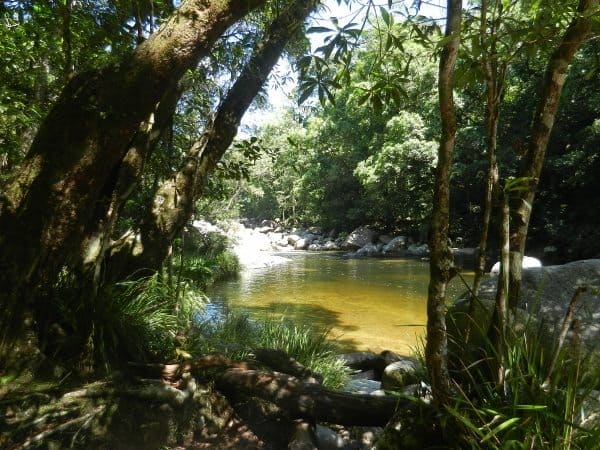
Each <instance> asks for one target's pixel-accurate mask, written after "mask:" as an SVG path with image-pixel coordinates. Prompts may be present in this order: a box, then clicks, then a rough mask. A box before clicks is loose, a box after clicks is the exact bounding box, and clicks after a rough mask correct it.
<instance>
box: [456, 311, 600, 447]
mask: <svg viewBox="0 0 600 450" xmlns="http://www.w3.org/2000/svg"><path fill="white" fill-rule="evenodd" d="M473 328H474V329H477V332H478V333H479V334H480V336H484V338H483V339H482V342H481V348H480V352H479V359H477V360H475V361H473V360H462V361H461V362H460V364H462V370H461V371H460V374H459V377H458V378H457V381H456V383H455V386H454V391H455V395H454V397H453V403H452V404H451V405H450V406H448V407H447V408H446V411H447V413H448V414H449V419H450V420H449V422H448V428H449V429H451V430H453V432H452V433H448V435H449V436H452V440H453V443H452V444H453V445H454V446H455V447H456V448H473V449H494V450H496V449H498V450H500V449H502V450H504V449H556V450H558V449H561V450H567V449H582V450H583V449H599V448H600V427H599V423H600V422H599V421H596V423H595V424H594V423H592V422H588V423H586V424H582V420H584V418H586V417H589V416H590V414H591V413H592V412H594V411H596V414H597V413H598V406H599V403H598V402H597V401H596V403H595V404H593V403H590V399H591V397H590V393H591V392H592V391H593V390H595V389H598V387H600V378H599V377H598V371H597V369H596V368H595V366H594V365H593V364H592V363H591V361H590V358H589V356H586V355H583V354H582V352H581V350H580V348H579V344H578V341H577V336H576V333H575V336H574V338H573V339H572V341H571V343H570V345H569V346H565V348H563V349H558V348H557V344H556V342H557V340H556V339H555V338H549V337H548V334H547V333H546V332H545V330H544V327H543V324H537V323H530V324H529V325H528V326H526V328H525V332H521V333H518V334H517V333H514V332H512V331H508V332H507V334H508V336H505V338H504V340H505V342H506V345H505V352H504V354H502V355H500V354H498V353H497V350H496V348H495V346H494V345H493V344H492V342H491V341H490V339H489V338H487V337H486V336H487V332H486V330H482V329H481V325H480V324H478V323H475V322H474V323H473ZM557 350H558V351H559V352H558V354H557V359H556V362H555V364H554V365H553V364H551V360H553V359H554V355H555V352H557ZM498 361H504V382H503V383H501V384H500V385H499V384H498V382H497V381H496V380H495V379H494V378H495V377H494V376H493V375H492V374H493V373H494V370H495V368H496V367H497V364H498ZM596 396H597V395H596ZM582 425H584V426H582ZM457 431H458V432H457Z"/></svg>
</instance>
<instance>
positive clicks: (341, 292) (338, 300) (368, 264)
mask: <svg viewBox="0 0 600 450" xmlns="http://www.w3.org/2000/svg"><path fill="white" fill-rule="evenodd" d="M286 256H288V255H286ZM289 257H290V259H291V261H290V262H288V263H286V264H281V265H278V266H274V267H269V268H262V269H256V270H252V271H244V272H243V273H242V274H241V276H240V278H239V279H237V280H233V281H230V282H227V283H224V284H222V285H220V286H217V287H216V288H215V290H214V292H212V293H211V298H212V301H213V307H217V308H218V307H221V308H223V310H226V309H236V310H237V309H242V310H245V311H247V312H249V313H250V314H251V315H255V316H258V317H261V316H285V317H287V318H289V319H291V320H293V321H296V322H298V323H308V324H313V325H316V326H319V327H324V328H329V329H331V331H332V336H334V337H338V338H339V340H340V341H341V342H342V343H343V344H344V345H345V346H347V347H348V349H353V350H367V349H369V350H373V351H381V350H393V351H396V352H398V353H403V354H411V353H414V350H415V348H417V346H419V345H420V344H421V343H422V340H423V338H424V333H425V324H426V320H427V317H426V302H427V284H428V280H429V266H428V264H427V263H423V262H420V261H414V260H401V259H376V258H367V259H345V258H343V257H341V256H339V255H332V254H324V253H307V252H302V253H300V252H299V253H297V254H292V255H289ZM463 290H464V289H463V288H462V286H461V282H460V280H456V283H454V286H453V289H451V292H452V294H451V295H452V296H454V295H456V294H458V293H460V292H462V291H463Z"/></svg>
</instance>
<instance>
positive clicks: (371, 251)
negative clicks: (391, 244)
mask: <svg viewBox="0 0 600 450" xmlns="http://www.w3.org/2000/svg"><path fill="white" fill-rule="evenodd" d="M378 254H379V248H378V247H377V245H375V244H366V245H364V246H363V247H361V248H359V249H358V250H357V251H356V256H376V255H378Z"/></svg>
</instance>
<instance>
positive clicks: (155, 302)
mask: <svg viewBox="0 0 600 450" xmlns="http://www.w3.org/2000/svg"><path fill="white" fill-rule="evenodd" d="M204 304H205V297H204V296H203V295H202V294H201V293H200V292H199V291H198V290H195V289H193V288H192V287H191V286H190V284H189V283H187V282H181V283H180V284H179V285H178V286H173V285H172V284H170V283H168V282H167V281H166V280H165V279H164V278H163V277H161V276H160V275H159V274H155V275H153V276H151V277H148V278H143V279H140V280H134V281H126V282H122V283H118V284H116V285H114V286H112V287H111V288H110V289H108V290H106V291H105V292H104V293H103V296H102V298H100V299H99V301H98V302H96V305H95V314H94V319H93V332H92V333H93V334H92V339H93V341H92V342H91V344H92V345H93V346H94V353H95V354H96V356H97V357H98V358H99V360H101V361H103V362H104V363H105V364H106V363H109V362H110V361H111V360H114V359H115V357H116V358H117V359H121V360H122V359H125V360H134V361H148V360H157V361H158V360H160V361H164V360H167V359H171V358H173V357H174V356H175V348H176V347H177V346H178V345H179V341H178V340H177V339H176V338H177V337H178V336H183V335H185V334H186V333H187V332H188V331H189V329H190V327H191V325H192V323H193V320H192V318H193V315H194V313H195V312H196V311H198V310H199V309H201V308H202V307H203V306H204Z"/></svg>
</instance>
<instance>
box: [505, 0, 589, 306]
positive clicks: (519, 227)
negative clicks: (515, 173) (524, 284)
mask: <svg viewBox="0 0 600 450" xmlns="http://www.w3.org/2000/svg"><path fill="white" fill-rule="evenodd" d="M597 12H598V0H579V5H578V7H577V13H576V14H575V16H574V17H573V19H572V20H571V23H570V24H569V27H568V28H567V30H566V32H565V34H564V36H563V38H562V41H561V43H560V44H559V46H558V47H557V48H556V49H555V50H554V52H552V55H551V56H550V59H549V61H548V64H547V66H546V73H545V75H544V81H543V85H542V92H541V94H540V100H539V102H538V105H537V110H536V113H535V116H534V119H533V125H532V131H531V138H530V140H529V145H528V149H527V155H526V158H525V164H524V166H523V168H522V170H521V172H520V173H519V177H522V178H525V179H527V180H528V181H529V185H528V187H527V189H525V190H523V191H520V192H519V193H518V195H515V196H514V197H513V202H512V205H511V235H510V260H511V261H510V286H509V307H510V308H516V306H517V304H518V300H519V291H520V288H521V272H522V270H521V264H522V260H523V255H524V253H525V240H526V238H527V230H528V227H529V219H530V217H531V208H532V206H533V200H534V198H535V191H536V189H537V186H538V183H539V178H540V174H541V172H542V166H543V164H544V156H545V153H546V147H547V145H548V140H549V139H550V133H551V132H552V127H553V126H554V119H555V118H556V112H557V110H558V103H559V100H560V95H561V92H562V88H563V86H564V84H565V80H566V78H567V70H568V69H569V64H570V63H571V61H572V60H573V57H574V56H575V53H576V52H577V50H578V49H579V47H580V46H581V44H582V43H583V42H585V40H586V39H587V37H588V35H589V34H590V31H591V29H592V16H593V15H594V14H597Z"/></svg>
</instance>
